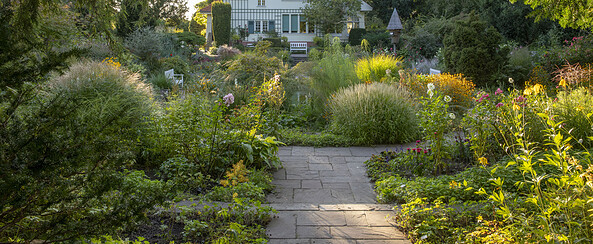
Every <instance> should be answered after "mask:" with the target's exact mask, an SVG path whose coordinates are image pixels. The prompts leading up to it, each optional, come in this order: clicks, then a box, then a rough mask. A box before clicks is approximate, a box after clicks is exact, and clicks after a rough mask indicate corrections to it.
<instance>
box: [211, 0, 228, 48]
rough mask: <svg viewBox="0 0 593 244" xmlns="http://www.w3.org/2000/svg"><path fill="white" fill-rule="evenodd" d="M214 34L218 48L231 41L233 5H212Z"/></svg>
mask: <svg viewBox="0 0 593 244" xmlns="http://www.w3.org/2000/svg"><path fill="white" fill-rule="evenodd" d="M212 34H214V41H215V42H216V45H218V46H220V45H224V44H228V43H229V42H230V41H231V4H229V3H224V2H214V3H212Z"/></svg>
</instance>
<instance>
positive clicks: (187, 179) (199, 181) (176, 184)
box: [159, 157, 210, 192]
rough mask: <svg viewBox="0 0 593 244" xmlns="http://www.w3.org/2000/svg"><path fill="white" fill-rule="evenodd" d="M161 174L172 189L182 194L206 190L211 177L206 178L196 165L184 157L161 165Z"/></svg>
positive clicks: (169, 160)
mask: <svg viewBox="0 0 593 244" xmlns="http://www.w3.org/2000/svg"><path fill="white" fill-rule="evenodd" d="M159 173H160V175H161V177H162V178H163V180H165V181H167V184H169V185H170V186H171V187H172V189H174V190H178V191H182V192H183V191H195V190H199V189H200V188H204V187H205V186H206V184H207V183H208V182H207V180H208V178H209V177H210V176H208V175H207V176H204V174H202V172H200V171H199V168H198V167H197V166H196V165H195V164H192V163H189V162H188V160H187V158H184V157H175V158H170V159H167V160H166V161H165V162H163V163H162V164H161V167H160V169H159Z"/></svg>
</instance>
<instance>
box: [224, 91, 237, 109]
mask: <svg viewBox="0 0 593 244" xmlns="http://www.w3.org/2000/svg"><path fill="white" fill-rule="evenodd" d="M222 100H224V104H225V105H226V106H227V107H228V106H231V104H233V103H234V102H235V97H234V96H233V94H232V93H229V94H226V96H224V97H223V98H222Z"/></svg>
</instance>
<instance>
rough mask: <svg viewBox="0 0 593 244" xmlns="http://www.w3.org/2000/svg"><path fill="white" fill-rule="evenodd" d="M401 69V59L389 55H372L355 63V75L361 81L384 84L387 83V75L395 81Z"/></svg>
mask: <svg viewBox="0 0 593 244" xmlns="http://www.w3.org/2000/svg"><path fill="white" fill-rule="evenodd" d="M401 68H402V63H401V58H396V57H394V56H391V55H373V56H372V57H367V58H362V59H360V60H358V61H357V62H356V75H357V76H358V79H360V80H361V81H365V82H384V81H387V76H388V73H389V74H392V75H393V76H395V77H396V79H397V77H398V76H399V75H398V71H399V70H400V69H401ZM398 80H399V79H398Z"/></svg>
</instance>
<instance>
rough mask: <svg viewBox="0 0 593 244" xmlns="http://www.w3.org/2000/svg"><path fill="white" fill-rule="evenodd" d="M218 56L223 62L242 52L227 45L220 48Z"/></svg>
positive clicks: (217, 52) (217, 51)
mask: <svg viewBox="0 0 593 244" xmlns="http://www.w3.org/2000/svg"><path fill="white" fill-rule="evenodd" d="M216 54H217V55H218V56H219V57H220V58H221V59H223V60H229V59H232V58H234V57H235V56H237V55H239V54H241V51H240V50H239V49H236V48H234V47H231V46H228V45H226V44H225V45H222V46H219V47H218V49H217V50H216Z"/></svg>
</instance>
